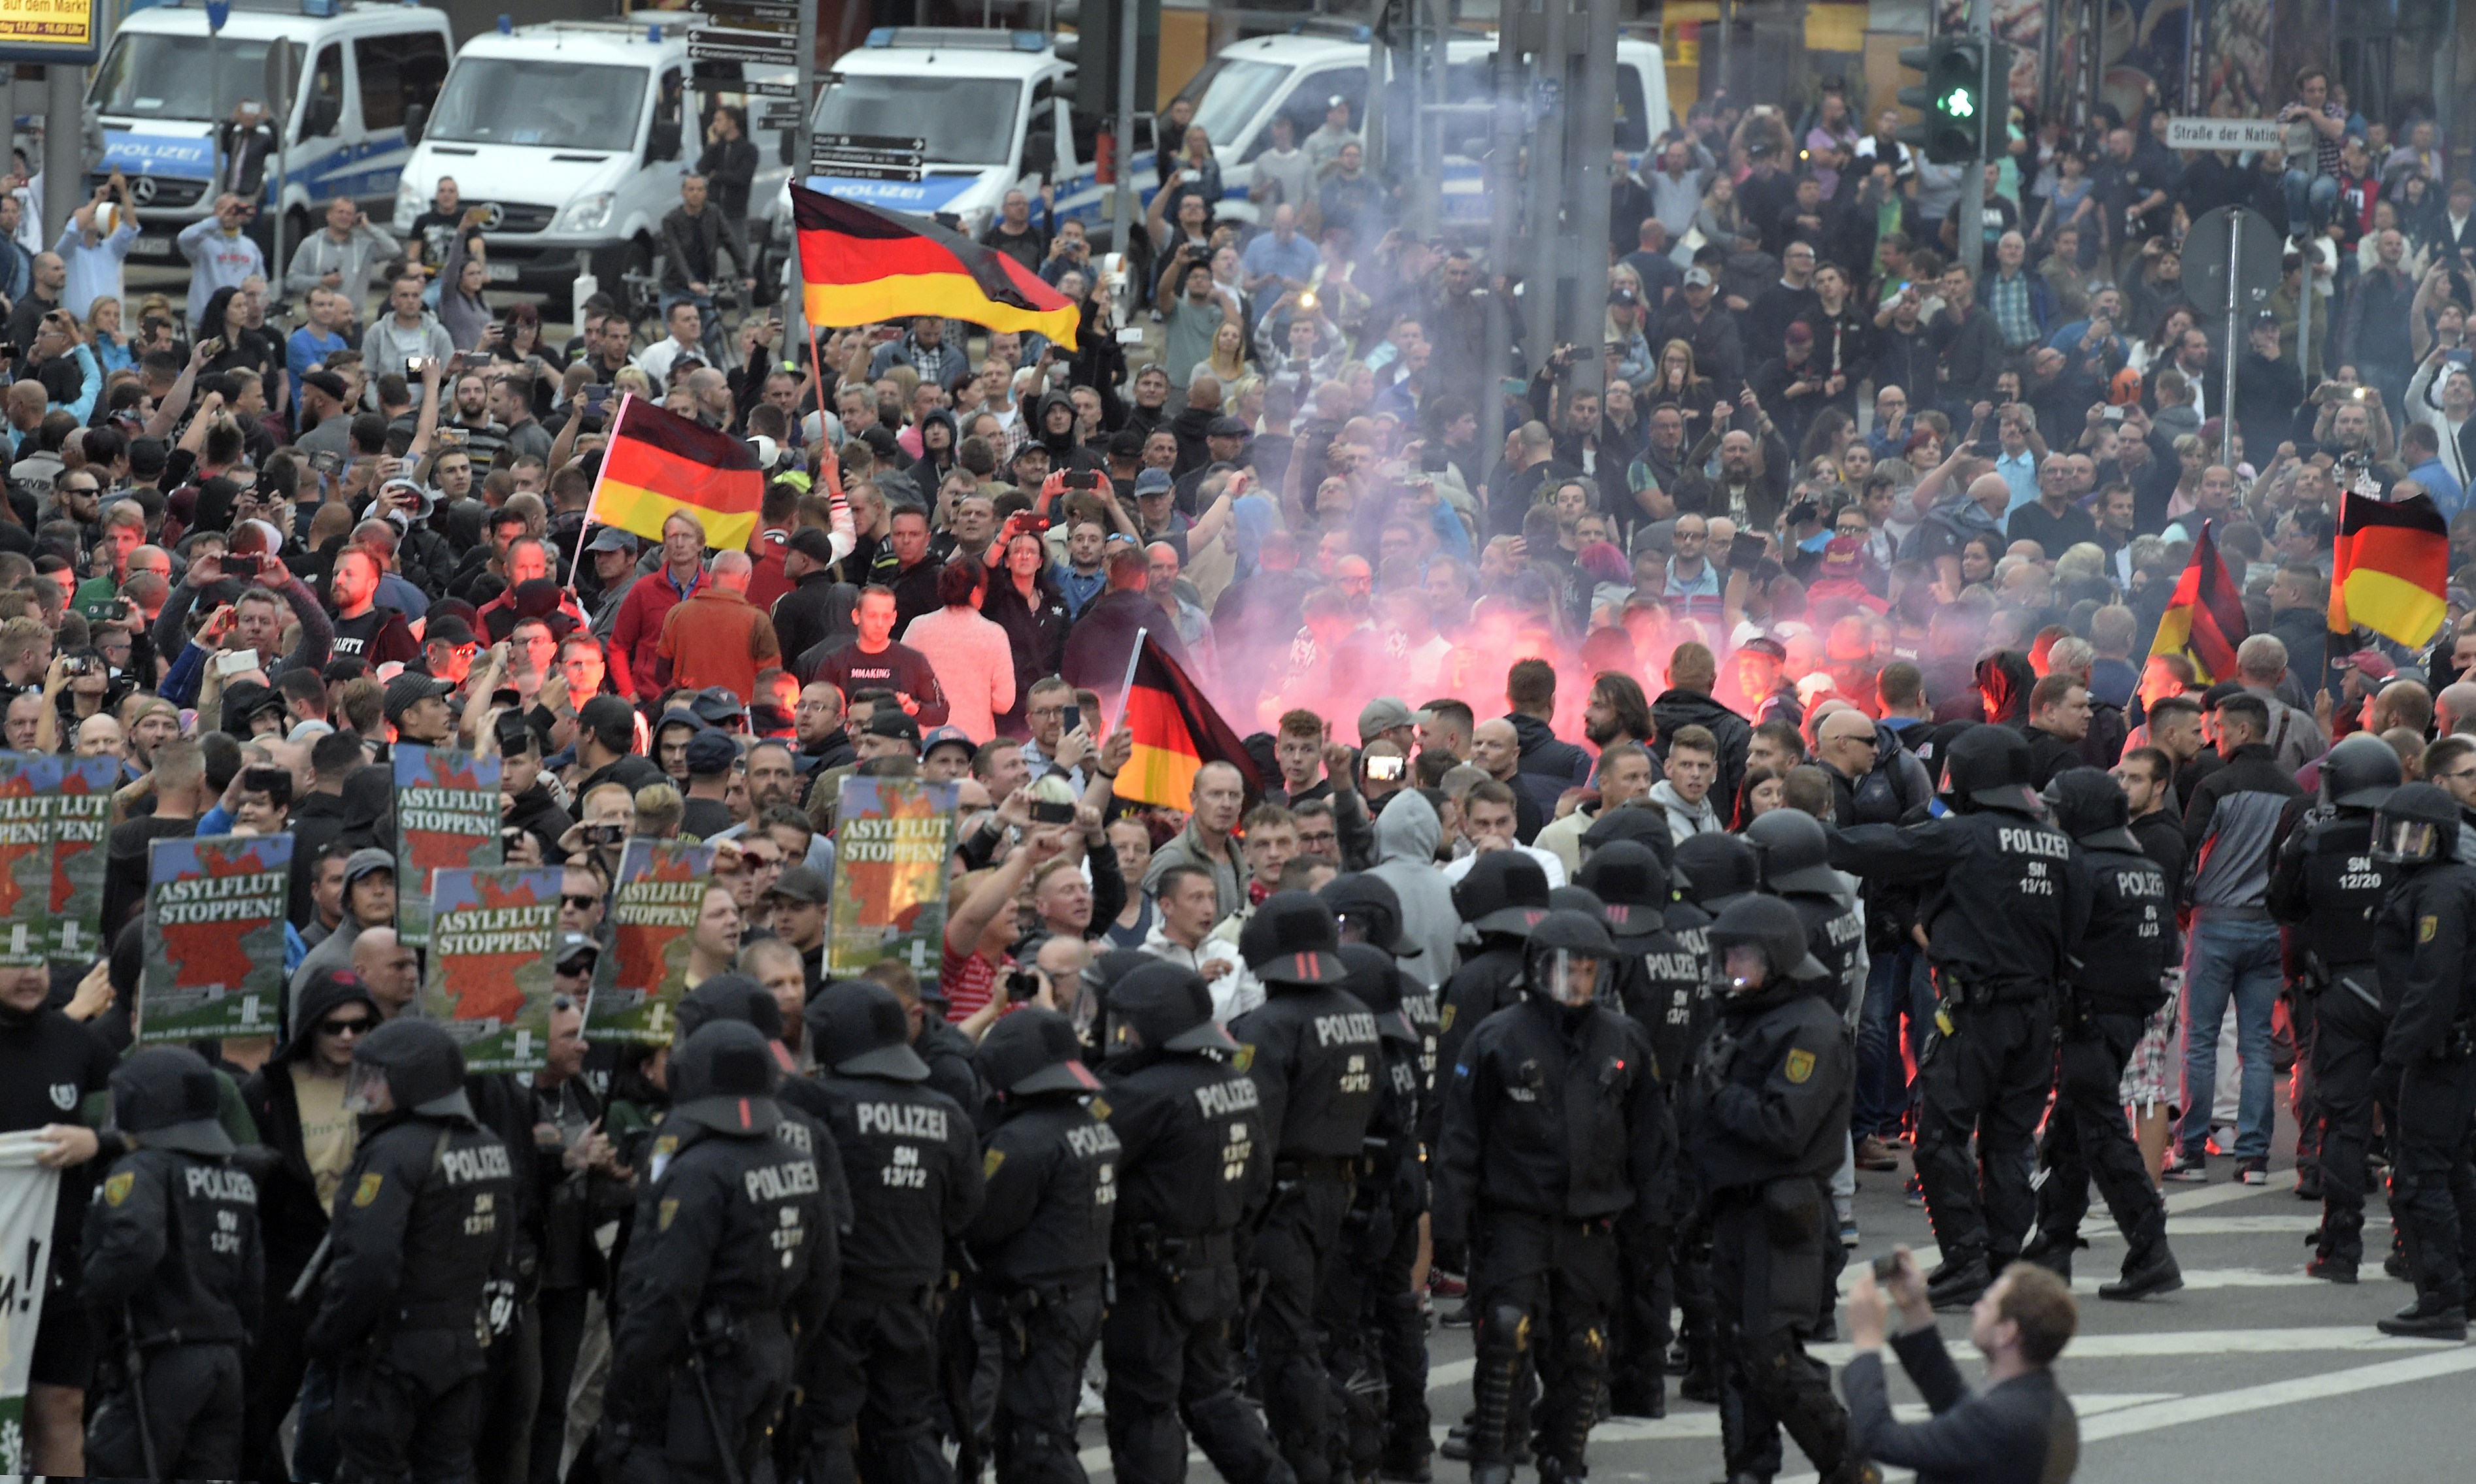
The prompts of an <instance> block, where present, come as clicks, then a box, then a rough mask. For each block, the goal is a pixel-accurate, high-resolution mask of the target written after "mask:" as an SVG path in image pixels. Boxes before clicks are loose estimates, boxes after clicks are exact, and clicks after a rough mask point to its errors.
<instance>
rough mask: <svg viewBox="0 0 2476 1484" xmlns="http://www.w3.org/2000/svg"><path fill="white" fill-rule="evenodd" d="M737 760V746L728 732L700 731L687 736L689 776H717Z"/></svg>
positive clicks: (726, 771)
mask: <svg viewBox="0 0 2476 1484" xmlns="http://www.w3.org/2000/svg"><path fill="white" fill-rule="evenodd" d="M738 760H739V746H738V744H737V743H734V742H732V741H731V740H730V734H729V733H728V732H721V731H700V732H698V733H697V734H696V735H694V736H692V737H690V738H688V747H687V764H688V776H689V777H691V778H698V777H703V778H719V777H721V776H722V775H723V774H726V773H729V772H730V765H731V764H732V763H734V762H737V761H738Z"/></svg>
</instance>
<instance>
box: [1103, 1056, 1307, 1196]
mask: <svg viewBox="0 0 2476 1484" xmlns="http://www.w3.org/2000/svg"><path fill="white" fill-rule="evenodd" d="M1102 1089H1103V1091H1102V1095H1101V1101H1102V1102H1104V1103H1106V1104H1107V1105H1108V1109H1109V1111H1108V1112H1107V1113H1106V1114H1105V1115H1103V1116H1104V1117H1105V1118H1106V1119H1107V1120H1108V1125H1109V1129H1110V1131H1111V1132H1113V1133H1115V1134H1116V1135H1117V1136H1118V1149H1119V1153H1118V1214H1117V1217H1116V1219H1115V1220H1116V1230H1117V1231H1118V1233H1119V1234H1120V1235H1122V1236H1123V1235H1125V1234H1126V1233H1127V1232H1130V1231H1132V1230H1134V1229H1135V1228H1137V1227H1144V1226H1150V1227H1156V1228H1158V1229H1159V1231H1160V1232H1161V1233H1162V1234H1163V1235H1165V1236H1172V1237H1200V1236H1211V1235H1214V1234H1216V1233H1220V1232H1226V1231H1229V1230H1231V1229H1233V1228H1234V1227H1236V1226H1237V1224H1238V1223H1239V1222H1240V1221H1241V1220H1242V1219H1243V1218H1244V1217H1245V1215H1246V1213H1247V1212H1248V1210H1249V1209H1250V1208H1251V1207H1252V1206H1253V1205H1254V1203H1255V1201H1256V1200H1257V1199H1258V1198H1259V1196H1260V1194H1261V1192H1262V1191H1263V1190H1264V1189H1266V1188H1268V1187H1269V1186H1270V1185H1271V1182H1272V1170H1273V1146H1272V1140H1271V1138H1270V1136H1269V1135H1268V1134H1267V1133H1266V1131H1265V1127H1264V1099H1263V1094H1262V1093H1261V1092H1260V1091H1259V1090H1258V1089H1257V1087H1256V1085H1255V1079H1254V1078H1252V1077H1250V1076H1248V1075H1247V1074H1246V1073H1244V1072H1241V1071H1239V1070H1238V1069H1237V1068H1236V1067H1234V1066H1232V1065H1230V1064H1229V1063H1228V1062H1226V1061H1222V1060H1219V1059H1218V1058H1215V1057H1212V1056H1208V1055H1205V1054H1202V1053H1201V1052H1189V1053H1171V1054H1168V1055H1164V1056H1162V1057H1160V1058H1159V1059H1158V1060H1155V1061H1151V1062H1148V1063H1146V1064H1144V1065H1142V1066H1140V1067H1135V1068H1132V1069H1125V1070H1122V1069H1121V1068H1119V1067H1118V1066H1115V1065H1112V1066H1110V1067H1108V1068H1105V1069H1103V1072H1102Z"/></svg>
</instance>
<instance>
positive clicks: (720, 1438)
mask: <svg viewBox="0 0 2476 1484" xmlns="http://www.w3.org/2000/svg"><path fill="white" fill-rule="evenodd" d="M688 1374H690V1375H692V1376H695V1377H696V1388H697V1400H698V1401H699V1402H701V1403H703V1404H704V1406H705V1430H706V1432H708V1433H711V1434H712V1435H713V1450H714V1455H715V1456H716V1457H718V1458H720V1459H721V1460H722V1484H741V1481H740V1477H739V1449H738V1448H737V1447H734V1446H733V1441H734V1440H732V1439H731V1438H730V1437H728V1436H726V1435H725V1434H724V1432H723V1430H722V1409H721V1408H720V1407H717V1406H715V1405H714V1404H713V1382H712V1381H711V1380H709V1379H708V1378H707V1377H706V1373H705V1357H704V1356H703V1355H701V1354H699V1353H697V1349H696V1339H695V1337H694V1336H693V1335H691V1336H690V1337H689V1339H688Z"/></svg>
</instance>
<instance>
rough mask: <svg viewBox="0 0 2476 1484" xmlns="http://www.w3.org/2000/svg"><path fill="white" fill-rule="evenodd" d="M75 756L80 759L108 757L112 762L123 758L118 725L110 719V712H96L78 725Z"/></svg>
mask: <svg viewBox="0 0 2476 1484" xmlns="http://www.w3.org/2000/svg"><path fill="white" fill-rule="evenodd" d="M77 754H78V755H79V756H80V757H110V758H111V759H113V760H114V761H120V760H122V759H124V758H125V756H126V754H125V753H124V751H123V748H122V738H121V733H120V723H119V722H117V721H115V720H113V719H112V715H111V712H109V711H97V712H95V713H94V714H93V715H92V716H89V717H87V719H86V720H85V721H82V722H80V723H78V729H77Z"/></svg>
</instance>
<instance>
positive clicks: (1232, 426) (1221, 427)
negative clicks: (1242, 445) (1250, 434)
mask: <svg viewBox="0 0 2476 1484" xmlns="http://www.w3.org/2000/svg"><path fill="white" fill-rule="evenodd" d="M1203 435H1204V436H1205V437H1207V438H1243V437H1245V436H1246V435H1247V425H1246V424H1245V423H1242V422H1240V421H1239V420H1238V419H1236V418H1234V417H1216V418H1214V419H1213V420H1212V421H1210V422H1208V423H1206V424H1204V425H1203Z"/></svg>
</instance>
